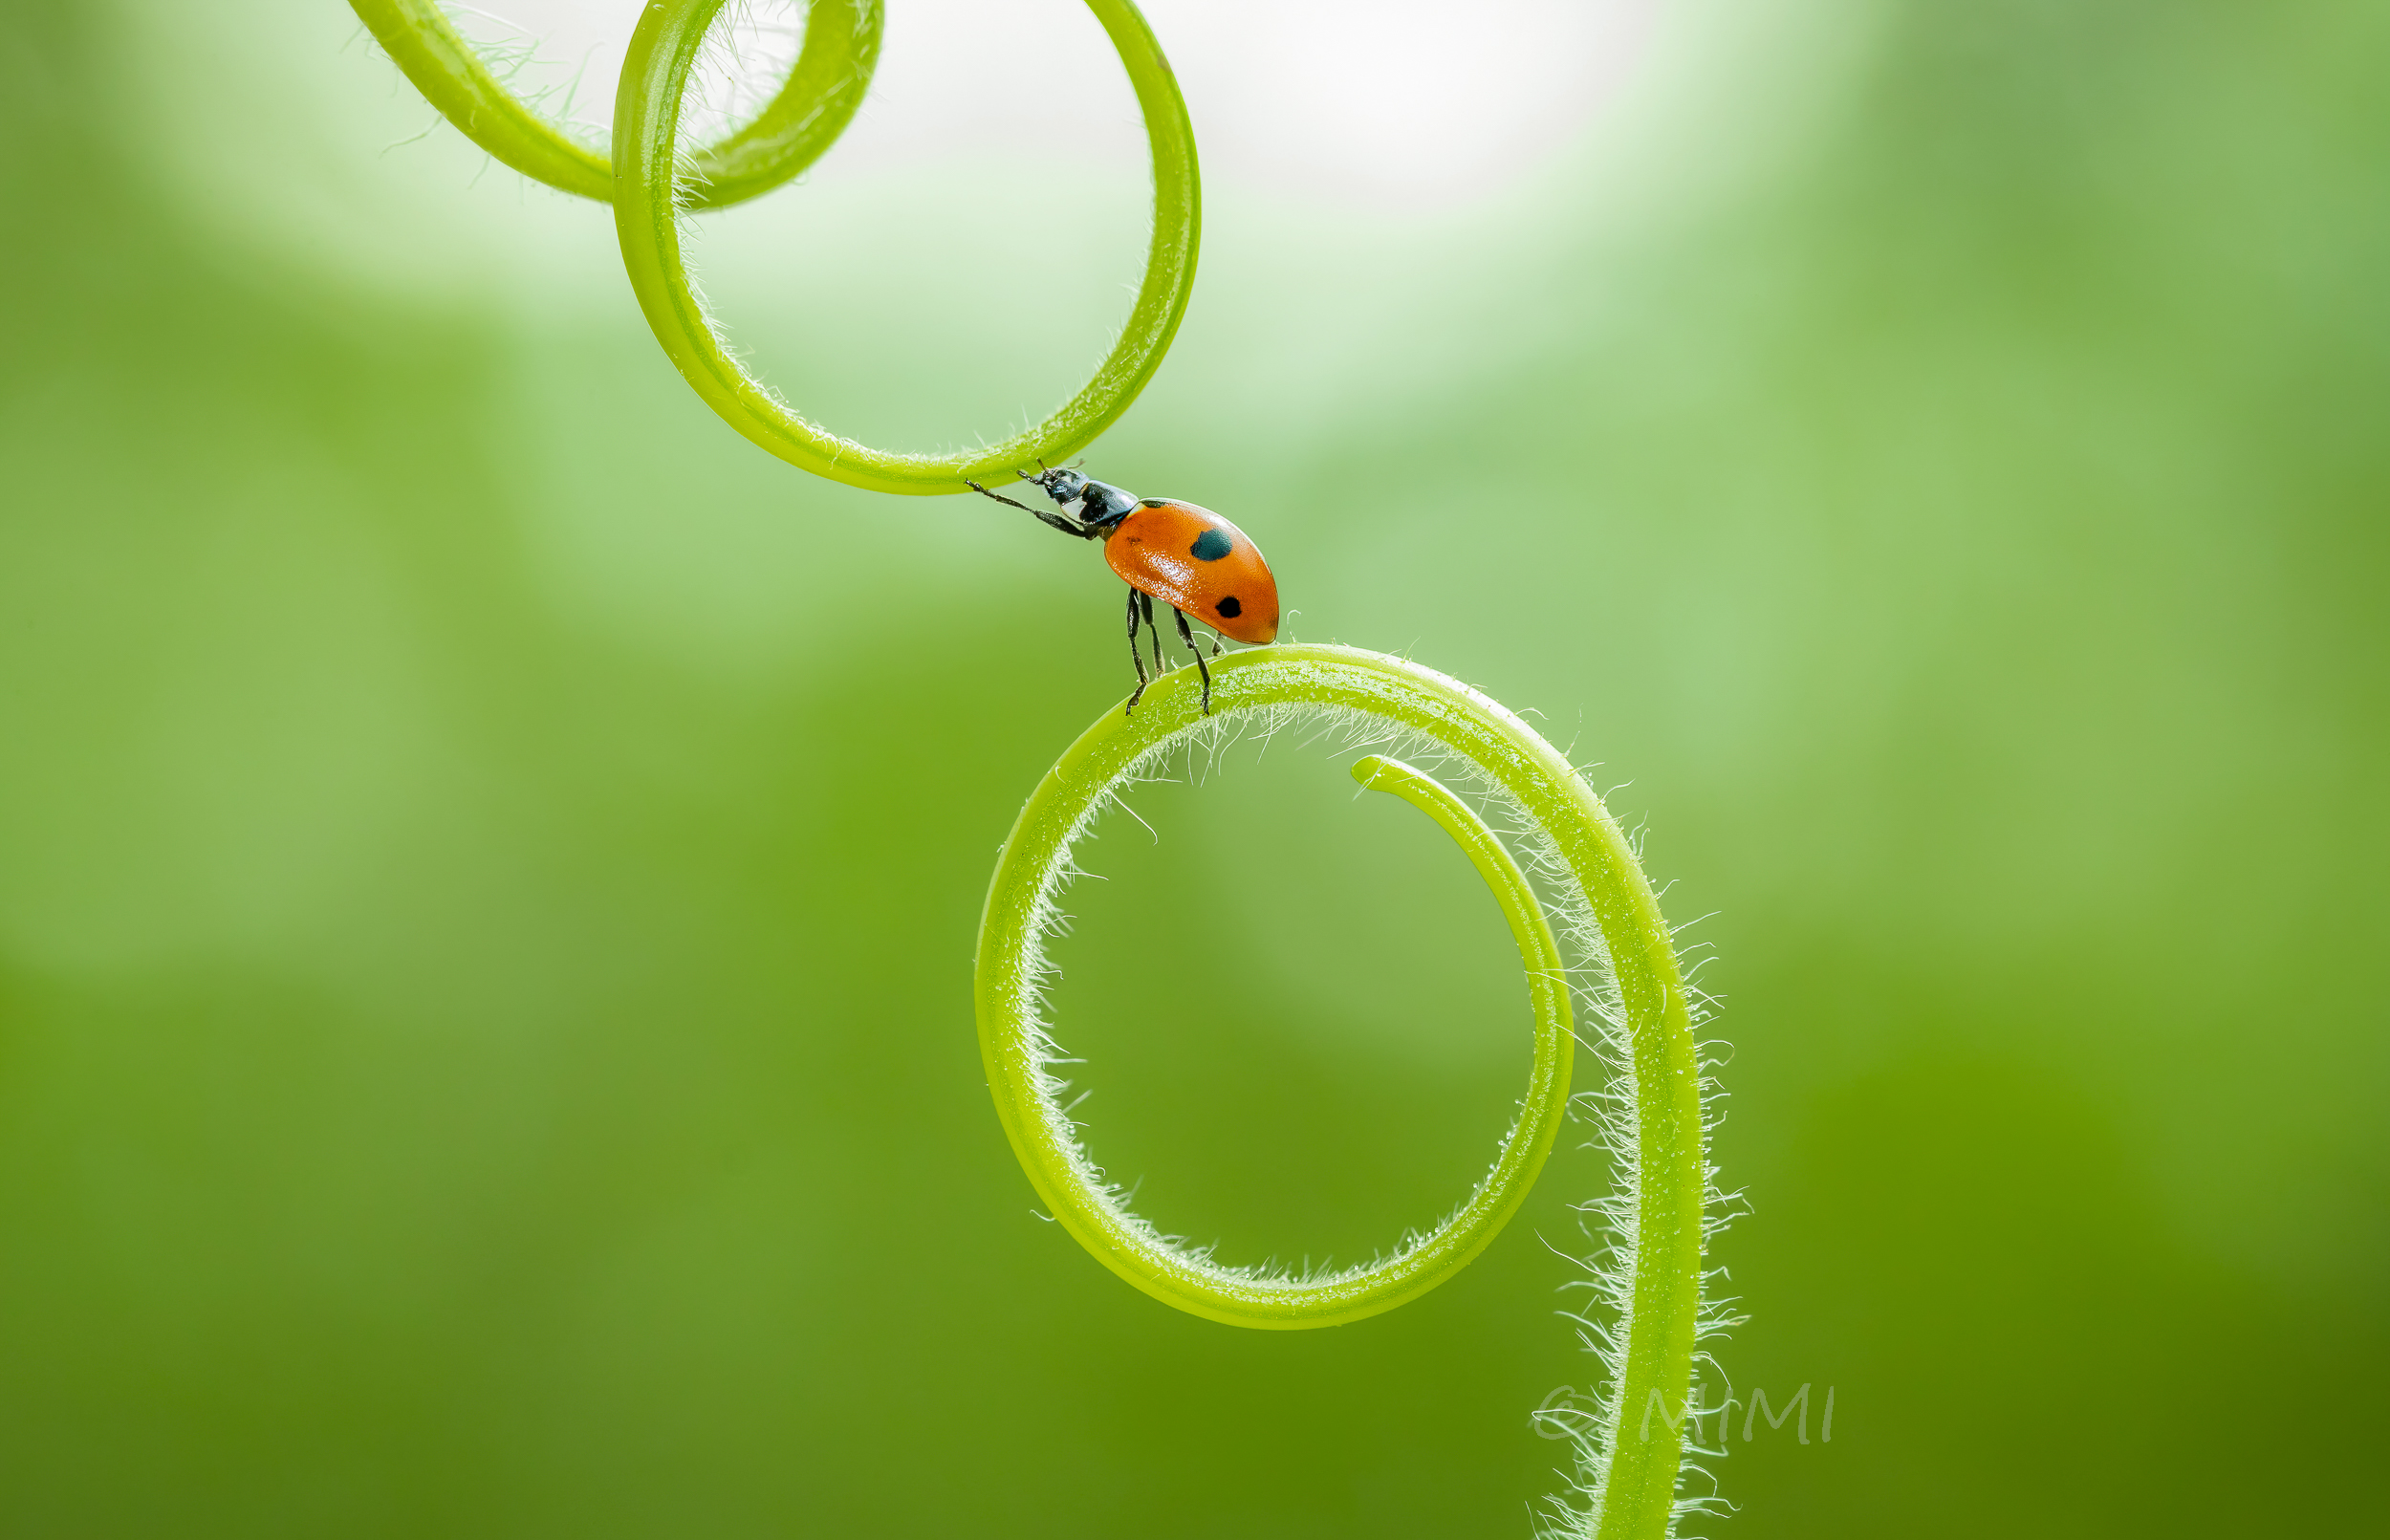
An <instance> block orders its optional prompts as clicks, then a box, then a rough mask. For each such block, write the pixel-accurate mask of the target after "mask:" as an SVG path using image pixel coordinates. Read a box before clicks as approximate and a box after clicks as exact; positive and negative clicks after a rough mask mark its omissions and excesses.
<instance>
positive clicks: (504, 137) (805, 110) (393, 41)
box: [349, 0, 882, 208]
mask: <svg viewBox="0 0 2390 1540" xmlns="http://www.w3.org/2000/svg"><path fill="white" fill-rule="evenodd" d="M349 4H350V6H351V8H352V9H353V10H355V11H356V12H357V15H358V19H359V20H360V21H362V22H363V23H364V24H365V26H366V29H367V30H368V31H369V32H371V33H373V34H374V40H375V41H376V42H378V43H380V45H381V49H382V52H383V53H385V54H389V55H390V57H391V59H392V60H393V61H394V62H396V63H397V65H398V66H399V68H400V69H401V70H402V71H403V72H404V73H405V75H406V77H407V78H408V79H409V80H411V81H413V82H414V84H415V88H416V89H417V90H418V91H421V92H422V93H423V94H424V98H425V99H426V100H428V101H429V102H430V103H431V104H432V105H433V106H434V107H437V108H438V109H439V110H440V114H441V116H442V117H444V118H445V119H447V120H448V121H449V122H451V123H453V124H454V125H456V128H457V130H458V131H459V132H460V133H462V134H464V135H465V137H466V138H467V139H469V140H471V141H473V142H474V143H476V144H478V145H480V146H481V147H482V148H483V149H485V150H488V151H489V153H490V155H491V156H493V157H495V158H496V159H497V160H499V161H500V162H502V163H505V164H507V165H511V166H512V167H513V168H514V169H515V170H517V171H520V172H522V173H523V174H524V175H525V176H527V177H530V178H532V180H533V181H536V182H544V183H546V184H548V185H549V186H551V187H554V188H555V189H557V190H558V191H559V192H570V193H576V194H578V195H579V196H581V197H583V198H594V199H596V200H597V202H599V203H611V202H613V201H614V197H615V174H614V173H615V168H614V164H613V162H612V160H611V159H610V157H609V156H608V154H607V152H606V150H605V149H604V147H602V146H597V147H593V146H591V145H588V144H584V143H582V142H580V141H578V140H576V139H574V138H573V137H571V136H570V135H569V134H568V133H567V132H566V130H565V129H564V128H563V127H561V126H560V125H558V124H557V123H555V122H554V121H553V120H552V119H547V118H544V117H542V116H540V114H539V113H538V112H536V111H534V110H533V109H532V106H531V104H530V103H528V102H526V101H524V100H523V98H520V97H518V96H516V95H515V94H514V93H513V91H511V90H510V89H509V88H508V86H507V84H506V82H505V81H504V80H502V79H500V78H499V77H498V76H497V75H496V74H495V73H493V72H492V71H491V70H490V68H489V61H488V60H487V59H485V58H484V57H483V56H482V54H481V51H480V50H479V49H477V48H475V47H474V46H473V44H472V42H471V41H470V40H469V39H468V38H467V37H466V36H465V34H464V33H461V32H459V31H458V30H457V28H456V24H455V23H453V22H451V21H450V20H449V19H448V14H447V11H445V9H444V8H443V7H442V6H441V5H440V4H439V3H438V0H349ZM710 14H711V12H710V11H709V12H708V15H710ZM881 19H882V12H881V9H880V0H814V4H813V6H812V7H811V9H810V10H809V11H807V13H806V17H805V45H804V48H803V50H802V51H801V53H800V54H798V56H797V61H796V64H795V67H794V68H793V69H792V70H791V71H790V72H789V78H788V80H787V81H786V82H785V83H784V84H783V85H782V86H781V88H780V91H779V93H778V94H777V95H776V96H774V97H773V98H772V99H771V102H770V103H769V104H767V105H766V106H765V108H764V110H763V111H762V112H761V113H759V114H757V115H756V117H755V119H754V120H753V121H751V122H748V123H745V124H742V125H741V126H740V127H738V128H736V129H734V130H732V131H731V132H730V133H729V134H728V135H727V136H726V137H724V138H723V139H722V140H721V141H718V142H716V143H713V144H709V145H706V147H705V148H704V149H701V150H699V151H697V152H696V153H695V154H693V155H691V156H690V157H689V158H688V163H687V165H686V167H685V168H684V176H685V179H686V186H685V188H684V192H683V204H684V206H685V207H689V208H724V207H728V206H729V205H731V204H735V203H740V202H743V201H745V200H747V199H749V198H752V197H754V196H756V195H757V194H758V193H765V192H770V191H771V189H772V188H774V187H776V186H779V185H780V184H782V183H784V182H787V181H788V180H789V179H790V178H792V177H793V176H795V175H796V174H797V173H798V172H800V171H803V170H804V169H805V168H806V167H807V166H809V165H811V164H813V163H815V161H817V160H819V159H821V155H822V152H823V151H824V150H827V149H828V148H830V146H831V144H832V143H833V142H835V141H836V140H837V137H838V135H839V134H841V133H842V132H844V131H845V129H846V125H847V123H848V122H849V120H851V119H853V118H854V116H855V110H856V108H858V107H859V106H860V105H862V101H863V93H864V91H865V90H866V89H867V88H868V87H869V86H870V84H871V76H872V71H873V70H874V68H875V67H877V65H878V64H879V61H880V32H881ZM701 31H702V29H701ZM684 73H685V72H684ZM675 100H676V101H677V100H678V98H677V97H676V98H675Z"/></svg>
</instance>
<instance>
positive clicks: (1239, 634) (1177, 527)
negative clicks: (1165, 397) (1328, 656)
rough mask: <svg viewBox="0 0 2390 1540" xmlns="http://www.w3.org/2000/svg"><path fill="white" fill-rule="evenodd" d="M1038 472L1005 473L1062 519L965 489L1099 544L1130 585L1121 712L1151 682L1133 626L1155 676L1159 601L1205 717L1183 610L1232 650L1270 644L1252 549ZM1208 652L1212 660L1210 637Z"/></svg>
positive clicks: (1187, 518) (1216, 519) (1181, 511)
mask: <svg viewBox="0 0 2390 1540" xmlns="http://www.w3.org/2000/svg"><path fill="white" fill-rule="evenodd" d="M1038 471H1039V474H1037V475H1034V476H1032V475H1031V474H1030V473H1029V472H1028V471H1025V470H1022V471H1015V472H1013V474H1015V475H1017V476H1019V477H1020V478H1021V479H1022V480H1023V481H1026V482H1033V483H1035V484H1036V485H1037V486H1038V487H1039V488H1042V489H1043V490H1044V491H1045V494H1046V495H1047V496H1048V497H1051V498H1053V499H1054V502H1055V503H1056V504H1058V505H1059V506H1060V507H1061V509H1062V510H1063V511H1061V512H1058V513H1056V512H1049V511H1048V510H1045V509H1042V508H1032V507H1030V505H1029V504H1027V503H1015V502H1013V501H1012V499H1010V498H1009V497H1006V496H1003V495H1001V494H999V493H996V492H991V491H989V489H988V488H985V487H982V486H981V485H980V484H979V483H977V482H975V481H966V482H965V483H964V485H965V486H967V487H968V488H970V489H971V490H972V491H975V492H977V493H979V494H980V495H981V496H982V497H993V498H995V500H996V501H997V502H999V503H1004V504H1008V505H1010V507H1013V508H1017V509H1019V510H1021V511H1023V512H1025V513H1033V514H1035V515H1036V516H1037V517H1038V518H1039V519H1040V520H1042V521H1044V522H1045V523H1046V524H1049V525H1051V526H1053V527H1054V529H1057V530H1060V531H1062V532H1063V533H1064V534H1075V535H1077V536H1078V537H1079V538H1080V539H1082V540H1101V541H1102V542H1103V543H1104V560H1105V561H1107V562H1109V563H1111V565H1112V570H1113V571H1114V572H1116V573H1119V575H1120V580H1121V581H1122V582H1124V583H1126V584H1128V585H1129V662H1131V663H1133V664H1135V665H1136V667H1137V693H1136V694H1134V695H1131V696H1130V697H1129V704H1128V709H1129V710H1131V711H1134V710H1136V709H1137V703H1138V701H1139V699H1140V698H1141V697H1142V696H1143V695H1144V693H1145V686H1146V684H1148V683H1151V681H1149V680H1148V679H1147V678H1146V675H1145V661H1144V660H1143V659H1142V658H1141V657H1139V656H1138V652H1137V628H1138V625H1139V624H1140V622H1142V623H1143V625H1144V627H1145V629H1146V630H1147V631H1148V632H1149V633H1151V634H1152V637H1153V647H1154V672H1153V678H1154V679H1160V678H1161V677H1162V627H1160V626H1159V625H1156V624H1155V623H1154V600H1156V599H1160V600H1162V602H1163V603H1164V604H1167V605H1169V606H1170V613H1171V614H1172V615H1174V616H1176V617H1177V618H1178V622H1179V640H1181V641H1183V642H1184V643H1185V644H1186V650H1187V651H1188V652H1190V653H1193V654H1194V655H1195V666H1196V668H1197V669H1198V670H1200V671H1201V672H1202V674H1203V676H1204V714H1205V715H1206V716H1209V715H1210V714H1211V667H1210V665H1209V664H1208V663H1206V662H1204V655H1203V652H1202V651H1201V650H1200V649H1199V648H1197V647H1196V645H1195V633H1194V632H1192V631H1190V630H1188V629H1187V624H1186V616H1187V612H1188V611H1190V610H1192V611H1193V612H1194V613H1195V616H1196V618H1198V619H1200V620H1202V621H1203V622H1204V623H1205V624H1206V625H1207V626H1210V627H1211V628H1212V629H1213V630H1214V631H1217V632H1219V633H1220V634H1221V635H1222V636H1226V637H1233V638H1235V639H1236V640H1239V641H1250V642H1266V641H1274V640H1277V636H1278V580H1277V579H1276V578H1274V577H1272V576H1271V575H1270V563H1268V562H1266V561H1264V560H1263V559H1262V555H1261V550H1260V548H1259V547H1257V546H1255V545H1254V544H1253V542H1252V541H1251V540H1249V539H1247V538H1246V535H1245V531H1242V530H1240V529H1238V528H1237V527H1236V526H1235V525H1233V524H1230V523H1229V522H1228V520H1227V519H1224V518H1222V517H1221V516H1220V515H1219V514H1217V513H1214V512H1213V511H1211V510H1209V509H1205V508H1197V507H1196V506H1195V505H1194V504H1192V503H1182V502H1179V501H1177V500H1176V499H1173V498H1166V497H1146V498H1137V497H1132V496H1130V495H1129V494H1128V493H1127V492H1124V491H1122V490H1121V489H1120V488H1118V487H1113V486H1109V485H1107V484H1106V483H1103V482H1100V481H1090V480H1088V479H1087V478H1086V477H1085V476H1082V475H1080V474H1079V473H1078V472H1077V471H1075V470H1072V469H1068V468H1065V469H1061V470H1048V469H1046V468H1045V466H1044V465H1043V463H1042V462H1041V463H1040V464H1039V466H1038ZM1074 503H1075V504H1077V505H1078V508H1077V511H1076V512H1075V513H1074V512H1072V511H1071V505H1072V504H1074ZM1211 653H1212V656H1213V657H1215V658H1217V657H1218V656H1220V642H1219V640H1217V639H1216V638H1215V639H1214V640H1213V641H1212V644H1211Z"/></svg>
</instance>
